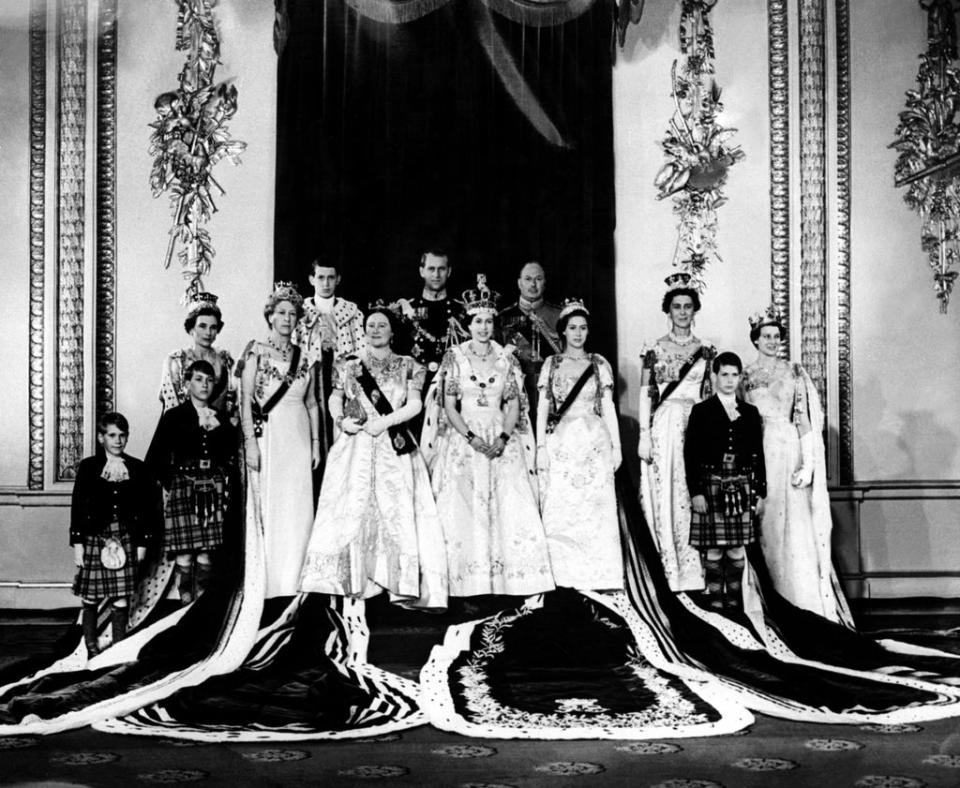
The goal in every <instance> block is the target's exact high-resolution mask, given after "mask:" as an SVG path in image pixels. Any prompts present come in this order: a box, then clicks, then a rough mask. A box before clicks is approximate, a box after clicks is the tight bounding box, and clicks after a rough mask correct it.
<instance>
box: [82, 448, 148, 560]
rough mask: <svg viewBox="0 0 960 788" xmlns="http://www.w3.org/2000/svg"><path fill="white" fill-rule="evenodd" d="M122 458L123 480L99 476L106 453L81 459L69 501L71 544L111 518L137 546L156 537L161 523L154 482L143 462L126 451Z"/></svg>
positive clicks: (100, 529) (100, 528) (101, 528)
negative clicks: (128, 476)
mask: <svg viewBox="0 0 960 788" xmlns="http://www.w3.org/2000/svg"><path fill="white" fill-rule="evenodd" d="M123 460H124V463H125V464H126V466H127V471H128V472H129V473H130V478H129V479H128V480H126V481H123V482H108V481H107V480H106V479H102V478H101V477H100V473H101V472H102V471H103V466H104V465H106V462H107V458H106V455H105V454H102V453H98V454H96V455H94V456H93V457H87V458H85V459H83V460H81V461H80V465H79V466H78V467H77V478H76V481H74V484H73V499H72V501H71V505H70V544H78V543H81V542H83V541H84V539H85V538H86V537H87V536H94V535H96V534H99V533H101V532H103V531H106V530H107V529H108V527H109V525H110V523H111V522H113V521H114V520H116V521H118V522H120V523H121V525H123V527H124V528H126V529H127V532H128V533H129V534H130V536H131V538H132V540H133V543H134V544H135V545H136V546H138V547H148V546H149V545H151V544H152V543H153V542H154V541H156V539H157V537H158V536H159V534H160V530H161V527H162V521H161V518H160V495H159V490H158V489H157V484H156V482H155V481H154V479H153V476H152V475H151V474H150V472H149V471H148V469H147V466H146V464H145V463H144V462H142V461H140V460H138V459H136V458H134V457H130V456H129V455H127V454H124V455H123Z"/></svg>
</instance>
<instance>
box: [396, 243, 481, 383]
mask: <svg viewBox="0 0 960 788" xmlns="http://www.w3.org/2000/svg"><path fill="white" fill-rule="evenodd" d="M450 271H451V267H450V258H449V256H448V255H447V253H446V252H444V251H443V250H440V249H431V250H430V251H427V252H424V253H423V255H422V256H421V257H420V278H421V279H423V290H422V292H421V293H420V295H419V296H417V297H416V298H411V299H401V300H400V301H399V302H398V303H399V304H400V307H401V309H402V310H403V313H404V314H405V315H406V316H407V318H408V319H409V320H410V321H411V322H412V323H413V347H412V348H411V350H410V355H411V356H413V357H414V358H415V359H416V360H417V361H419V362H420V363H421V364H423V365H424V366H425V367H426V368H427V382H426V383H425V384H424V393H426V390H427V389H428V388H429V386H430V381H432V380H433V376H434V375H435V374H436V372H437V370H438V369H439V368H440V362H441V361H442V360H443V354H444V353H445V352H446V351H447V348H449V347H450V346H451V345H454V344H457V343H458V342H462V341H464V340H465V339H467V337H468V335H467V333H466V331H465V330H464V328H463V316H464V310H463V304H461V303H460V302H459V301H457V300H456V299H454V298H451V297H450V296H448V295H447V282H448V280H449V279H450Z"/></svg>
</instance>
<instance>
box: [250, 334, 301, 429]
mask: <svg viewBox="0 0 960 788" xmlns="http://www.w3.org/2000/svg"><path fill="white" fill-rule="evenodd" d="M299 365H300V345H293V355H292V356H291V357H290V368H289V369H288V370H287V374H286V375H284V376H283V380H281V381H280V385H279V387H277V390H276V391H275V392H273V395H272V396H271V397H270V399H268V400H267V401H266V402H265V403H263V405H261V404H260V403H259V402H257V399H256V397H251V398H250V414H251V416H253V434H254V435H256V436H257V437H258V438H259V437H260V436H261V435H263V422H265V421H266V420H267V417H268V415H269V414H270V411H271V410H273V409H274V408H275V407H276V405H277V403H278V402H279V401H280V400H281V399H283V395H284V394H286V393H287V390H288V389H289V388H290V385H291V384H292V383H293V379H294V378H295V377H296V376H297V367H298V366H299Z"/></svg>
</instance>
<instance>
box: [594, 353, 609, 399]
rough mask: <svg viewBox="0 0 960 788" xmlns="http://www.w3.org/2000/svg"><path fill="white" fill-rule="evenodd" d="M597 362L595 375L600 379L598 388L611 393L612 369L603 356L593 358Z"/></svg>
mask: <svg viewBox="0 0 960 788" xmlns="http://www.w3.org/2000/svg"><path fill="white" fill-rule="evenodd" d="M595 358H596V361H597V374H598V376H599V378H600V388H601V389H604V390H606V391H613V368H612V367H611V366H610V362H609V361H607V360H606V359H605V358H604V357H603V356H595Z"/></svg>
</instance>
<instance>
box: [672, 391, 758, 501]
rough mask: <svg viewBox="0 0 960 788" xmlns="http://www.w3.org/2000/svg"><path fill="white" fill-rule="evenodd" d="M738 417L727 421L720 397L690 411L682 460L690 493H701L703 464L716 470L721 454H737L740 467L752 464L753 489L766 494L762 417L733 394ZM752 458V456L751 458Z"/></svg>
mask: <svg viewBox="0 0 960 788" xmlns="http://www.w3.org/2000/svg"><path fill="white" fill-rule="evenodd" d="M737 410H739V411H740V418H738V419H736V420H735V421H730V418H729V417H728V416H727V411H726V409H725V408H724V407H723V403H722V402H721V401H720V398H719V397H718V396H717V395H716V394H714V395H713V396H712V397H709V398H707V399H705V400H704V401H703V402H698V403H697V404H696V405H694V406H693V410H691V411H690V420H689V421H688V422H687V431H686V435H685V437H684V443H683V460H684V465H685V466H686V473H687V488H688V489H689V491H690V496H691V497H693V496H694V495H704V494H705V490H706V479H705V478H704V474H703V469H704V467H708V468H712V469H716V471H719V470H720V468H721V466H722V465H723V455H724V454H727V453H728V452H732V453H734V454H736V455H737V457H738V461H739V463H740V465H741V467H742V468H747V467H752V471H753V493H754V495H756V496H757V497H758V498H766V497H767V471H766V465H765V464H764V461H763V419H762V418H761V417H760V411H758V410H757V409H756V408H755V407H754V406H753V405H751V404H750V403H748V402H744V401H743V400H742V399H740V398H739V397H737ZM751 458H752V459H751Z"/></svg>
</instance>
